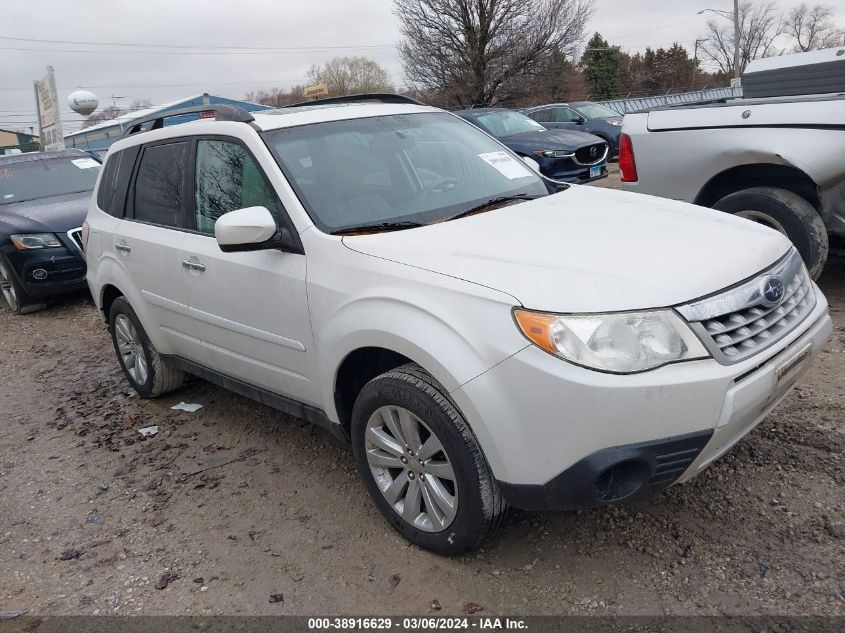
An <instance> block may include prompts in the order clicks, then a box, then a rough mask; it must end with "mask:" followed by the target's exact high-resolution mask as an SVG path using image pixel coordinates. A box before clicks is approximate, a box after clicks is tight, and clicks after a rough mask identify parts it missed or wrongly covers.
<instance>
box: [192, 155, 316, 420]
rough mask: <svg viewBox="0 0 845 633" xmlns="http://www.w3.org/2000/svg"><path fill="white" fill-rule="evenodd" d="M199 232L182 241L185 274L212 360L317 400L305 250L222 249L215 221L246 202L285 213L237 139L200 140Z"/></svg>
mask: <svg viewBox="0 0 845 633" xmlns="http://www.w3.org/2000/svg"><path fill="white" fill-rule="evenodd" d="M193 151H194V152H195V153H194V156H195V161H194V174H193V182H194V193H193V203H194V204H193V207H194V219H195V229H196V230H195V232H192V233H189V234H188V235H187V236H186V237H185V240H184V241H183V242H182V248H181V262H180V263H181V265H182V279H183V280H184V284H185V288H186V291H187V297H188V304H189V306H190V313H191V315H192V316H193V318H194V322H195V324H196V328H197V331H198V333H199V336H200V339H201V341H202V346H203V348H204V349H205V353H206V357H207V359H208V364H209V366H210V367H211V368H212V369H214V370H215V371H218V372H220V373H223V374H225V375H228V376H231V377H233V378H238V379H240V380H243V381H245V382H247V383H249V384H251V385H254V386H257V387H262V388H264V389H267V390H269V391H272V392H274V393H277V394H281V395H284V396H287V397H289V398H294V399H296V400H299V401H301V402H306V403H309V404H316V403H317V402H318V401H319V400H318V394H317V388H316V386H315V385H314V383H313V382H312V380H311V371H310V368H309V359H310V357H311V354H312V351H313V340H312V334H311V321H310V318H309V313H308V297H307V295H306V291H305V256H304V255H301V254H296V253H287V252H282V251H280V250H276V249H268V250H256V251H250V252H240V253H224V252H223V251H221V250H220V247H219V246H218V244H217V241H216V240H215V239H214V222H215V221H216V220H217V218H219V217H220V216H221V215H223V214H225V213H228V212H229V211H234V210H235V209H241V208H244V207H252V206H263V207H266V208H267V209H268V210H269V211H270V213H271V214H273V216H274V217H275V218H276V221H277V223H279V224H280V225H281V224H282V223H283V222H284V220H285V216H284V214H285V211H284V209H283V208H282V204H281V202H280V201H279V198H278V196H276V193H275V192H274V191H273V188H272V186H271V185H270V183H269V181H268V180H267V178H266V176H265V175H264V172H263V171H262V169H261V167H260V165H259V164H258V163H257V161H256V160H255V159H254V157H253V156H252V154H251V153H250V151H249V150H248V149H247V148H246V147H245V146H244V145H243V144H242V143H240V142H239V141H236V140H233V139H228V138H201V139H197V140H196V143H195V149H194V150H193Z"/></svg>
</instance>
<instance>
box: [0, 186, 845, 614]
mask: <svg viewBox="0 0 845 633" xmlns="http://www.w3.org/2000/svg"><path fill="white" fill-rule="evenodd" d="M603 184H604V185H611V186H612V185H613V184H614V183H613V182H612V181H610V180H609V181H606V182H604V183H603ZM821 286H822V288H823V289H824V291H825V292H826V293H827V296H828V298H829V300H830V302H831V313H832V316H833V319H834V322H835V331H834V334H833V336H832V338H831V340H830V341H829V343H828V345H827V349H826V350H825V351H824V352H823V353H822V354H821V356H820V357H819V358H818V359H817V360H816V362H815V364H814V366H813V367H812V369H811V370H810V373H809V375H808V376H807V377H806V379H805V380H804V381H803V384H801V385H800V386H799V387H798V388H797V389H796V390H795V391H794V392H793V393H792V394H791V395H790V396H789V397H788V399H787V400H786V401H785V402H784V403H783V404H782V405H781V406H780V407H779V408H778V409H777V410H776V411H775V412H774V413H773V414H772V415H771V416H770V417H769V418H768V419H767V420H765V421H764V422H763V423H762V424H761V425H760V426H759V427H758V428H757V429H756V430H754V431H753V432H752V433H751V434H750V435H749V436H748V437H747V438H746V439H745V440H744V441H742V442H741V443H740V444H739V445H738V446H737V447H736V448H735V449H734V450H733V451H732V452H731V453H730V454H728V455H727V456H726V457H724V458H723V459H722V460H720V461H719V462H717V463H716V464H715V465H714V466H712V467H711V468H710V469H709V470H707V471H706V472H705V473H704V474H702V475H701V476H700V477H698V478H697V479H695V480H693V481H692V482H690V483H688V484H684V485H680V486H676V487H673V488H670V489H669V490H667V491H666V492H665V493H663V494H660V495H659V496H657V497H655V498H650V499H647V500H643V501H640V502H638V503H636V504H632V505H629V506H624V507H612V508H606V509H598V510H591V511H584V512H573V513H557V514H554V513H526V512H517V511H514V512H512V514H511V515H510V517H509V518H508V519H507V521H506V522H505V524H504V526H503V527H502V529H501V530H500V531H499V532H497V533H496V534H495V535H494V536H493V538H491V539H490V540H489V541H488V542H487V543H486V544H485V546H484V548H483V549H482V550H481V551H479V552H477V553H474V554H472V555H469V556H464V557H458V558H453V559H447V558H441V557H437V556H434V555H432V554H429V553H427V552H425V551H422V550H420V549H419V548H417V547H415V546H411V545H408V544H407V543H406V542H405V541H404V540H402V539H401V538H400V537H399V536H397V535H396V534H395V533H394V532H393V530H392V529H391V528H390V527H389V526H388V525H387V523H386V522H385V521H384V520H383V519H382V518H381V517H380V515H379V514H378V512H377V511H376V510H375V508H374V506H373V505H372V503H371V502H370V500H369V498H368V496H367V493H366V491H365V490H364V487H363V485H362V484H361V483H360V482H359V479H358V475H357V473H356V469H355V465H354V462H353V459H352V455H351V453H350V451H349V450H348V449H347V448H345V447H343V446H341V445H340V444H339V443H338V442H336V441H335V440H333V439H332V438H330V437H329V436H328V435H327V434H325V433H324V432H322V431H319V430H317V429H315V428H313V427H311V426H309V425H307V424H306V423H304V422H302V421H299V420H295V419H288V418H286V417H285V416H284V415H281V414H279V413H277V412H276V411H274V410H271V409H268V408H266V407H264V406H261V405H259V404H256V403H254V402H252V401H250V400H247V399H245V398H242V397H239V396H236V395H234V394H231V393H228V392H226V391H224V390H222V389H219V388H216V387H214V386H212V385H210V384H207V383H205V382H202V381H200V380H194V381H192V382H191V383H190V384H188V385H187V386H186V387H185V388H183V389H181V390H180V391H178V392H177V393H175V394H171V395H169V396H168V397H165V398H162V399H161V400H157V401H142V400H139V399H138V398H137V396H135V395H134V394H133V392H131V391H130V390H129V388H128V385H127V383H126V381H125V380H124V377H123V375H122V374H121V373H120V371H119V369H118V365H117V361H116V359H115V355H114V352H113V350H112V347H111V343H110V341H109V339H108V336H107V333H106V330H105V328H104V326H103V324H102V322H101V321H100V319H99V317H98V315H97V314H96V312H95V309H94V307H93V305H92V303H91V301H90V299H89V298H87V297H86V296H84V295H79V296H74V297H70V298H67V299H64V300H62V301H59V302H57V303H56V304H55V305H53V306H52V307H51V308H50V309H49V310H47V311H44V312H41V313H38V314H34V315H29V316H24V317H13V316H11V315H10V314H9V313H8V311H2V310H0V377H2V379H0V420H2V425H1V426H0V438H2V439H1V440H0V613H2V612H5V611H11V610H13V609H29V610H30V612H31V613H32V614H39V615H45V614H124V615H130V614H136V613H141V614H148V615H151V614H184V613H190V614H349V615H366V614H396V615H398V614H427V613H432V612H433V611H432V601H435V600H436V601H438V602H439V604H440V605H441V606H442V611H440V613H442V614H459V613H461V612H462V611H463V610H464V609H465V608H466V605H467V603H470V602H473V603H476V604H477V605H480V606H481V607H482V608H483V611H482V612H481V613H480V615H494V614H520V615H528V614H602V615H614V614H724V613H732V614H837V615H843V614H845V565H843V563H844V562H845V554H843V552H844V551H845V549H843V545H845V515H843V509H845V458H843V449H845V378H843V376H845V373H843V370H845V259H843V258H841V257H839V258H835V259H834V260H833V261H832V262H831V263H830V265H829V266H828V268H827V270H826V271H825V274H824V276H823V278H822V280H821ZM182 401H184V402H188V403H201V404H202V405H203V408H201V409H199V410H198V411H197V412H195V413H185V412H179V411H174V410H171V408H170V407H171V406H173V405H175V404H177V403H179V402H182ZM152 424H155V425H158V427H159V429H160V430H159V433H158V435H156V436H154V437H151V438H148V439H141V438H140V436H139V434H138V431H137V429H138V428H140V427H146V426H149V425H152ZM163 575H165V576H167V579H169V582H167V583H164V582H162V576H163ZM397 580H398V583H397ZM157 584H158V586H159V587H161V586H162V585H164V584H167V586H166V587H164V588H156V585H157ZM274 594H275V595H276V598H275V599H274V598H271V596H272V595H274Z"/></svg>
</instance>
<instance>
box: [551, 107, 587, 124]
mask: <svg viewBox="0 0 845 633" xmlns="http://www.w3.org/2000/svg"><path fill="white" fill-rule="evenodd" d="M555 113H556V120H557V122H558V123H573V122H575V121H578V120H580V119H581V115H580V114H578V113H577V112H575V111H574V110H570V109H569V108H555Z"/></svg>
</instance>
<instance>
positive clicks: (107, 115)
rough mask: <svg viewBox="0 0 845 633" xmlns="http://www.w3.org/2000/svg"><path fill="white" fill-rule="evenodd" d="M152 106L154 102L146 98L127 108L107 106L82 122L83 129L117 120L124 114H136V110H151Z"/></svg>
mask: <svg viewBox="0 0 845 633" xmlns="http://www.w3.org/2000/svg"><path fill="white" fill-rule="evenodd" d="M152 106H153V102H152V101H150V100H149V99H146V98H145V99H135V100H134V101H133V102H132V103H131V104H129V107H127V108H121V107H119V106H116V105H110V106H106V107H104V108H103V109H102V110H98V111H97V112H94V113H93V114H91V115H89V116H88V118H87V119H85V121H83V122H82V129H85V128H86V127H91V126H92V125H96V124H97V123H102V122H103V121H111V120H112V119H117V118H118V117H122V116H123V115H124V114H128V113H130V112H135V111H136V110H145V109H147V108H151V107H152Z"/></svg>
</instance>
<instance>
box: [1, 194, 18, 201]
mask: <svg viewBox="0 0 845 633" xmlns="http://www.w3.org/2000/svg"><path fill="white" fill-rule="evenodd" d="M14 197H15V194H13V193H6V194H3V200H11V199H12V198H14Z"/></svg>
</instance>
